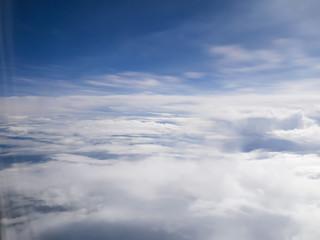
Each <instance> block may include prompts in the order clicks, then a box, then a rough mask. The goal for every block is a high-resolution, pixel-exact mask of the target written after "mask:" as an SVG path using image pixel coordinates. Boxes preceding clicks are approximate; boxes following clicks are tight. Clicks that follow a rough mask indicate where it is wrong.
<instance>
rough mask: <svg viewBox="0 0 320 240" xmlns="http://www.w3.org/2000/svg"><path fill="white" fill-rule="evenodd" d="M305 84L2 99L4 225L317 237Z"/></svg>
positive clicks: (23, 232)
mask: <svg viewBox="0 0 320 240" xmlns="http://www.w3.org/2000/svg"><path fill="white" fill-rule="evenodd" d="M309 86H314V84H313V83H312V84H310V85H309ZM275 88H276V87H275ZM312 88H313V87H311V88H310V89H308V92H305V89H302V90H301V91H300V92H299V94H298V95H297V91H299V88H294V89H295V90H294V91H293V92H291V90H290V91H288V90H286V88H278V92H274V90H273V89H271V91H270V93H264V94H250V93H243V92H241V91H234V92H232V93H231V92H229V93H225V94H215V95H206V96H196V95H195V96H181V95H170V96H168V95H147V94H145V95H144V94H139V95H111V96H69V97H67V96H62V97H55V98H49V97H11V98H5V99H2V100H1V101H2V105H1V106H2V107H4V106H8V105H10V106H15V107H14V108H13V109H9V110H6V111H2V113H3V114H2V117H1V129H2V133H1V148H2V152H1V159H2V165H1V167H2V170H1V171H0V177H1V182H2V187H1V193H2V194H1V196H2V198H1V201H2V216H3V217H2V220H1V224H2V237H3V238H4V239H70V238H77V239H87V238H95V239H105V238H113V239H117V238H121V239H129V238H130V239H132V238H133V239H134V238H136V239H144V238H145V239H147V238H148V239H150V238H153V239H163V238H166V239H175V240H176V239H208V240H209V239H220V238H221V239H234V238H237V239H246V240H250V239H258V238H259V239H270V240H273V239H279V238H280V239H299V240H300V239H301V240H304V239H308V240H309V239H311V240H313V239H318V238H319V236H320V232H319V231H318V227H317V226H316V224H315V223H316V222H317V221H318V220H319V219H318V218H319V217H318V216H319V212H320V208H319V207H318V204H317V201H318V199H319V197H320V196H319V193H318V192H319V191H318V189H319V184H320V182H319V176H320V168H319V163H320V158H319V155H318V154H319V152H318V149H319V144H318V141H317V135H316V133H317V131H318V128H319V119H320V114H319V113H320V111H319V106H318V104H317V102H318V101H319V100H320V99H319V96H318V94H317V92H316V91H314V90H312ZM280 102H281V104H279V103H280ZM33 104H38V105H40V104H43V111H40V110H39V109H37V108H36V107H34V105H33Z"/></svg>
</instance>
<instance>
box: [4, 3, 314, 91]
mask: <svg viewBox="0 0 320 240" xmlns="http://www.w3.org/2000/svg"><path fill="white" fill-rule="evenodd" d="M2 4H3V6H4V8H3V11H4V12H3V14H2V18H3V19H4V21H3V22H2V34H1V37H2V39H3V49H4V51H3V54H2V57H1V58H2V62H3V64H2V67H1V71H2V72H3V80H2V81H3V84H2V85H3V86H4V87H3V90H2V95H3V96H11V95H59V94H60V95H61V94H75V93H76V91H77V90H75V89H78V88H79V87H80V88H81V87H82V88H86V89H92V88H94V86H91V85H90V84H89V85H88V84H87V81H91V80H92V79H96V78H101V76H105V75H107V74H122V73H124V72H138V73H145V74H154V75H160V76H172V77H179V78H182V79H183V81H182V83H181V84H184V85H187V86H189V87H191V88H193V89H195V90H200V91H203V90H206V91H210V90H211V91H216V90H217V88H218V89H219V90H221V89H224V87H225V85H228V86H230V82H233V83H235V84H240V85H251V84H258V85H263V84H265V83H266V82H267V83H268V82H270V79H271V81H273V82H274V81H277V82H279V81H293V80H297V79H301V78H313V77H315V76H317V74H318V73H319V70H318V63H319V59H318V56H319V50H320V49H319V47H318V44H317V41H316V39H317V37H318V36H319V30H318V29H317V25H316V24H317V22H318V20H319V17H318V14H317V11H316V10H315V9H317V7H318V5H319V4H318V3H317V2H316V1H306V2H303V3H302V2H298V1H284V0H283V1H268V2H265V1H244V2H243V1H242V2H239V1H201V0H198V1H195V0H194V1H161V2H157V1H152V2H150V1H134V2H133V1H120V2H119V1H90V2H88V1H68V2H67V3H66V2H65V1H32V3H30V2H25V1H6V2H4V3H2ZM219 47H220V48H221V47H222V48H223V47H224V48H225V49H224V50H223V49H222V50H221V49H220V50H217V48H219ZM215 49H216V50H215ZM231 52H233V53H232V54H231ZM235 53H236V54H240V55H241V54H242V57H241V56H240V55H238V56H236V55H235ZM299 61H300V62H299ZM188 73H199V74H188ZM237 82H238V83H237ZM74 85H77V87H76V88H75V87H74ZM172 89H174V87H172ZM79 91H80V90H79ZM104 91H105V92H110V91H111V92H114V91H116V92H122V89H119V88H118V89H116V90H115V89H109V88H105V89H104ZM80 92H81V91H80ZM80 92H78V93H80ZM176 92H179V93H184V92H183V91H181V90H179V91H176Z"/></svg>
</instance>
